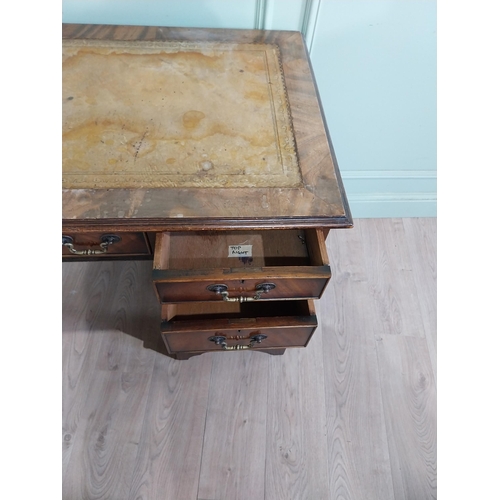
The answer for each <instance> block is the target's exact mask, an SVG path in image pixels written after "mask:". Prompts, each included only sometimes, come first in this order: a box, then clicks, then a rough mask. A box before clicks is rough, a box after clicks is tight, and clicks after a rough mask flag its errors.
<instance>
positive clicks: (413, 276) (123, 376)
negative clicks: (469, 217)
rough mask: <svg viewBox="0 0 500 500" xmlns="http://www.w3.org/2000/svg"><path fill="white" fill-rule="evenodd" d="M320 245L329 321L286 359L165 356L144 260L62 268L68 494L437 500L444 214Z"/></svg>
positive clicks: (151, 499) (322, 306)
mask: <svg viewBox="0 0 500 500" xmlns="http://www.w3.org/2000/svg"><path fill="white" fill-rule="evenodd" d="M327 246H328V252H329V256H330V264H331V267H332V273H333V277H332V280H331V282H330V284H329V286H328V288H327V291H326V292H325V294H324V295H323V298H322V299H321V301H320V302H319V303H317V306H316V309H317V313H318V317H319V321H320V327H319V328H318V330H317V331H316V333H315V335H314V337H313V339H312V340H311V342H310V344H309V346H308V347H307V348H306V349H296V350H292V349H290V350H287V351H286V353H285V354H284V355H283V356H268V355H265V354H262V353H258V352H248V351H240V352H226V353H224V352H221V353H209V354H204V355H202V356H198V357H195V358H192V359H190V360H188V361H176V360H172V359H170V358H168V357H166V356H164V355H163V354H161V351H162V345H161V341H160V342H159V341H158V340H159V339H158V327H159V307H158V305H157V302H156V298H155V296H154V292H153V288H152V284H151V280H150V271H151V263H150V262H135V263H130V262H116V263H108V262H103V263H65V264H63V499H64V500H82V499H112V500H126V499H142V500H159V499H162V500H191V499H192V500H202V499H204V500H215V499H217V500H236V499H242V500H243V499H249V500H260V499H267V500H281V499H283V500H295V499H297V500H306V499H307V500H308V499H310V500H322V499H331V500H341V499H342V500H347V499H350V500H353V499H356V500H368V499H379V500H391V499H394V500H404V499H415V500H424V499H432V498H436V382H435V380H436V219H418V218H416V219H365V220H355V228H354V229H352V230H339V231H332V232H331V234H330V236H329V238H328V241H327ZM143 341H144V345H145V346H147V347H149V348H146V349H145V348H144V347H143ZM157 351H159V352H157Z"/></svg>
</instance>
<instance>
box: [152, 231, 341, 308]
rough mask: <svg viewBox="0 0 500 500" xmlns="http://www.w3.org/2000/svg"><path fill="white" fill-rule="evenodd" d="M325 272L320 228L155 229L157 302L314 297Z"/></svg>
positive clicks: (324, 280)
mask: <svg viewBox="0 0 500 500" xmlns="http://www.w3.org/2000/svg"><path fill="white" fill-rule="evenodd" d="M330 276H331V272H330V267H329V265H328V256H327V252H326V246H325V238H324V234H323V231H322V230H320V229H306V230H299V229H296V230H266V231H216V232H214V231H198V232H195V231H193V232H165V233H161V234H158V235H157V238H156V246H155V255H154V265H153V282H154V284H155V288H156V291H157V294H158V298H159V300H160V302H161V303H181V302H191V301H216V302H217V301H226V302H249V301H255V300H283V299H285V300H286V299H317V298H319V297H320V296H321V294H322V293H323V290H324V289H325V286H326V284H327V283H328V280H329V279H330Z"/></svg>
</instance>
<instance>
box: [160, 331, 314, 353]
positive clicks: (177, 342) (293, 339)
mask: <svg viewBox="0 0 500 500" xmlns="http://www.w3.org/2000/svg"><path fill="white" fill-rule="evenodd" d="M205 327H208V325H205ZM315 328H316V327H315V326H309V327H304V326H302V327H298V326H290V327H286V326H283V327H282V328H259V329H238V330H213V329H212V330H211V329H208V328H207V329H206V330H202V331H198V332H176V333H162V336H163V340H164V342H165V345H166V346H167V349H168V351H169V352H170V353H171V354H172V353H176V352H200V351H202V352H207V351H235V350H243V349H252V350H259V349H279V348H283V347H305V346H306V345H307V343H308V341H309V339H310V338H311V335H312V334H313V332H314V330H315ZM261 336H265V338H262V337H261ZM220 339H225V340H224V341H221V340H220ZM256 340H257V341H256ZM252 344H253V345H252Z"/></svg>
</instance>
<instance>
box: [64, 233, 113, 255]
mask: <svg viewBox="0 0 500 500" xmlns="http://www.w3.org/2000/svg"><path fill="white" fill-rule="evenodd" d="M119 241H121V238H120V237H119V236H117V235H116V234H103V235H102V236H101V244H100V245H99V246H100V247H101V249H100V250H94V249H92V248H87V249H85V250H77V249H76V248H75V247H74V245H73V238H72V237H71V236H65V235H63V237H62V244H63V246H65V247H67V248H68V250H69V251H70V252H71V253H73V254H75V255H100V254H103V253H106V252H107V251H108V248H109V246H110V245H113V244H114V243H118V242H119Z"/></svg>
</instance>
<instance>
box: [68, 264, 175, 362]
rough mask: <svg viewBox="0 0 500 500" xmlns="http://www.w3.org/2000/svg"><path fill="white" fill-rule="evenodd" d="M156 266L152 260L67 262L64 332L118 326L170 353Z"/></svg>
mask: <svg viewBox="0 0 500 500" xmlns="http://www.w3.org/2000/svg"><path fill="white" fill-rule="evenodd" d="M152 266H153V263H152V261H113V262H112V261H99V262H64V263H63V268H62V278H63V279H62V320H63V321H62V323H63V331H77V330H79V331H82V330H85V331H87V332H88V334H89V335H91V334H93V333H96V332H99V331H103V330H118V331H121V332H123V333H125V334H127V335H130V336H132V337H135V338H137V339H139V340H141V341H142V342H143V345H144V347H145V348H147V349H151V350H153V351H156V352H158V353H160V354H164V355H166V354H167V350H166V348H165V344H164V342H163V339H162V338H161V335H160V321H161V317H160V305H159V303H158V299H157V298H156V295H155V292H154V288H153V283H152V279H151V273H152Z"/></svg>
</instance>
